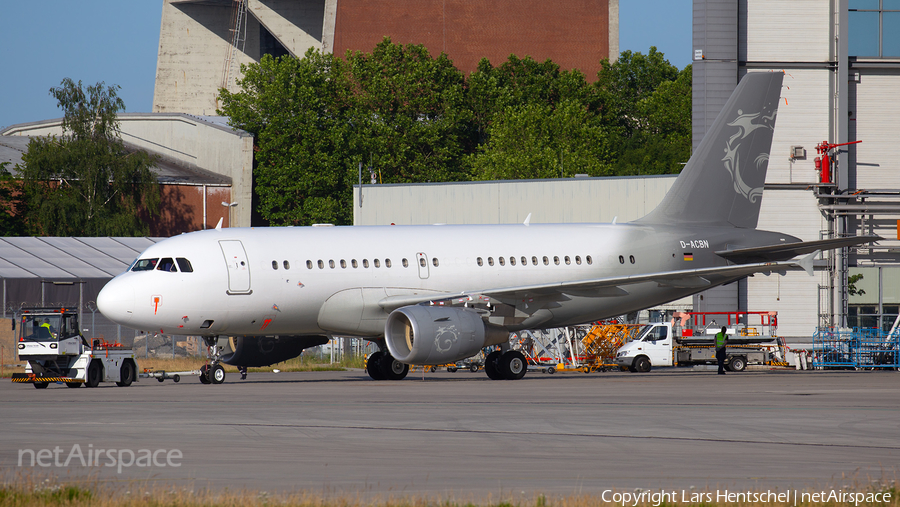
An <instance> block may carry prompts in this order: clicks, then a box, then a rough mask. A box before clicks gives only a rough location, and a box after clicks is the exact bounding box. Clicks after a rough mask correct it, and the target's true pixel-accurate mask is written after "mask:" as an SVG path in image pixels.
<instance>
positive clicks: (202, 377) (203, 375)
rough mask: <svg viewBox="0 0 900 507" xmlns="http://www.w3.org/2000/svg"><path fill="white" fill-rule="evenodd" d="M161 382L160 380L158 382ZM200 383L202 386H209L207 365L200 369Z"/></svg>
mask: <svg viewBox="0 0 900 507" xmlns="http://www.w3.org/2000/svg"><path fill="white" fill-rule="evenodd" d="M160 382H162V380H160ZM200 383H202V384H211V382H210V381H209V365H208V364H204V365H203V366H201V367H200Z"/></svg>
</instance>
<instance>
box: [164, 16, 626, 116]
mask: <svg viewBox="0 0 900 507" xmlns="http://www.w3.org/2000/svg"><path fill="white" fill-rule="evenodd" d="M618 26H619V15H618V0H560V1H557V2H545V1H541V0H499V1H494V2H473V1H471V0H441V1H438V0H416V1H411V0H403V1H397V0H266V1H262V0H235V1H231V0H218V1H210V0H164V2H163V11H162V25H161V27H160V35H159V57H158V59H157V67H156V87H155V90H154V96H153V112H158V113H166V112H179V113H190V114H197V115H212V114H215V112H216V110H217V109H218V108H219V104H218V102H217V98H216V97H217V95H218V90H219V89H220V88H227V89H229V90H232V91H234V90H236V84H235V79H236V78H238V77H239V75H240V66H241V64H246V63H251V62H255V61H259V59H260V58H261V57H262V55H265V54H271V55H274V56H281V55H286V54H290V55H293V56H296V57H298V58H302V57H303V55H304V54H305V53H306V51H307V50H309V49H310V48H313V49H316V50H320V51H324V52H327V53H334V54H339V55H343V54H344V53H345V52H346V51H348V50H349V51H364V52H370V51H371V50H372V48H373V47H374V46H375V44H377V43H378V42H381V40H382V39H383V38H384V37H390V38H391V39H392V40H393V41H394V42H396V43H402V44H424V45H425V47H427V48H428V50H429V51H431V53H432V54H433V55H434V56H437V55H438V54H440V53H441V52H443V53H446V54H447V55H448V56H449V57H450V59H451V60H453V61H454V63H455V64H456V65H457V67H459V68H460V69H461V70H462V71H463V72H465V73H467V74H468V73H469V72H471V71H473V70H475V68H476V65H477V64H478V61H479V60H480V59H481V58H483V57H486V58H488V59H490V60H491V62H492V63H494V64H495V65H498V64H500V63H502V62H503V61H505V60H506V59H507V58H508V57H509V55H510V54H512V53H514V54H516V55H517V56H520V57H524V56H526V55H529V56H531V57H533V58H534V59H536V60H538V61H543V60H546V59H548V58H549V59H552V60H553V61H554V62H556V63H558V64H560V65H561V66H562V67H563V68H564V69H580V70H581V71H583V72H584V73H585V74H586V76H587V77H588V79H594V78H595V76H596V74H597V71H598V70H599V68H600V60H602V59H603V58H607V57H611V58H612V59H613V60H615V58H616V56H617V55H618V54H619V32H618Z"/></svg>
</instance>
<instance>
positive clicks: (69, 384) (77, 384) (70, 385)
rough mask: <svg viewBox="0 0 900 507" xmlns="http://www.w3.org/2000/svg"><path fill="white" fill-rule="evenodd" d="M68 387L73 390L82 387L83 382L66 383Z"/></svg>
mask: <svg viewBox="0 0 900 507" xmlns="http://www.w3.org/2000/svg"><path fill="white" fill-rule="evenodd" d="M66 387H71V388H72V389H75V388H78V387H81V382H66Z"/></svg>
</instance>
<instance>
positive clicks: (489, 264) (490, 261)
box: [488, 257, 494, 266]
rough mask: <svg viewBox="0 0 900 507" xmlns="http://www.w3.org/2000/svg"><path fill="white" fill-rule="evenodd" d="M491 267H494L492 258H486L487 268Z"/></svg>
mask: <svg viewBox="0 0 900 507" xmlns="http://www.w3.org/2000/svg"><path fill="white" fill-rule="evenodd" d="M493 265H494V258H493V257H488V266H493Z"/></svg>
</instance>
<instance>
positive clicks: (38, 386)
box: [34, 382, 50, 389]
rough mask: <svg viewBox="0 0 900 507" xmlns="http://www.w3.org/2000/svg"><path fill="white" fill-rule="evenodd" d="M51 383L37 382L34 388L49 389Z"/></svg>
mask: <svg viewBox="0 0 900 507" xmlns="http://www.w3.org/2000/svg"><path fill="white" fill-rule="evenodd" d="M49 385H50V382H35V383H34V388H35V389H47V386H49Z"/></svg>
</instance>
